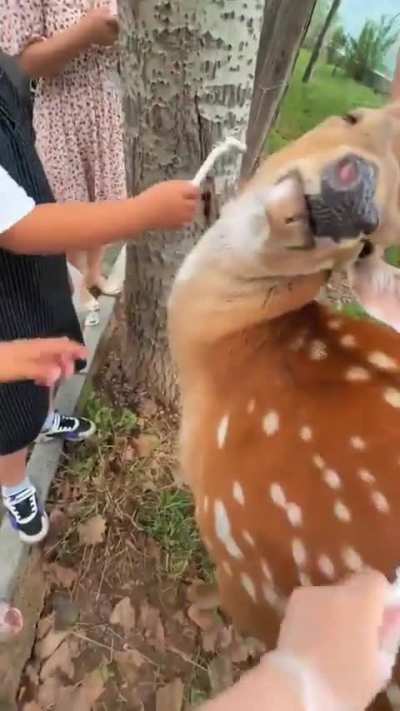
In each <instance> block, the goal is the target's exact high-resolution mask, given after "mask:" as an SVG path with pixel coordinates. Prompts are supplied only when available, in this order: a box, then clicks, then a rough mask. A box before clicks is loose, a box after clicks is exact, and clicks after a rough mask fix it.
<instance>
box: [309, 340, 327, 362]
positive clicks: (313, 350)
mask: <svg viewBox="0 0 400 711" xmlns="http://www.w3.org/2000/svg"><path fill="white" fill-rule="evenodd" d="M327 357H328V349H327V346H326V343H324V342H323V341H318V340H314V341H311V343H310V358H311V360H324V359H325V358H327Z"/></svg>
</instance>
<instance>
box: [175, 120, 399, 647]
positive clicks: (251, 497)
mask: <svg viewBox="0 0 400 711" xmlns="http://www.w3.org/2000/svg"><path fill="white" fill-rule="evenodd" d="M396 114H397V108H396V107H391V108H387V109H383V110H380V111H360V112H355V114H354V115H353V114H352V115H351V116H349V117H345V118H344V119H340V118H332V119H329V120H328V121H326V122H324V123H323V124H322V125H321V126H319V127H317V128H316V129H315V130H314V131H312V132H310V133H309V134H307V135H306V136H304V137H302V138H301V139H300V140H299V141H297V142H296V143H294V144H293V145H291V146H289V147H288V148H286V149H284V150H283V151H281V152H280V153H278V154H276V155H274V156H271V157H270V158H268V159H267V160H266V161H265V163H264V164H263V165H262V166H261V167H260V169H259V171H258V173H257V174H256V175H255V176H254V178H253V179H252V180H251V182H250V183H249V184H248V185H247V186H245V187H244V189H243V190H242V192H241V193H240V195H239V196H238V197H237V198H236V199H235V200H233V201H232V202H231V203H229V204H228V205H226V206H225V207H224V209H223V211H222V214H221V216H220V218H219V220H218V221H217V222H216V223H215V225H213V227H211V229H210V230H209V231H208V232H207V233H206V234H205V235H204V236H203V237H202V238H201V239H200V241H199V242H198V244H197V245H196V246H195V247H194V249H193V250H192V252H191V253H190V254H189V256H188V257H187V258H186V260H185V262H184V263H183V265H182V267H181V269H180V270H179V272H178V275H177V277H176V280H175V283H174V286H173V289H172V293H171V297H170V300H169V326H170V342H171V347H172V351H173V355H174V357H175V360H176V363H177V366H178V376H179V382H180V388H181V395H182V424H181V441H180V460H181V465H182V469H183V475H184V477H185V479H186V481H187V482H188V483H189V485H190V486H191V488H192V491H193V494H194V498H195V501H196V515H197V521H198V524H199V527H200V530H201V533H202V537H203V540H204V542H205V543H206V545H207V548H208V550H209V552H210V555H211V557H212V558H213V560H214V562H215V564H216V568H217V577H218V584H219V588H220V593H221V597H222V604H223V607H224V608H225V609H226V610H227V611H228V612H229V613H230V614H231V616H232V617H233V619H234V621H235V622H236V624H237V625H238V626H239V627H240V628H242V629H244V630H246V631H249V632H251V633H252V634H254V635H256V636H258V637H260V638H261V639H262V640H263V641H264V642H266V643H267V644H273V642H274V638H275V635H276V632H277V625H278V621H279V616H280V614H281V612H282V609H283V606H284V602H285V597H286V596H287V595H288V594H289V593H290V592H291V590H292V589H293V588H294V587H295V586H296V585H299V584H304V585H305V584H308V583H309V582H312V583H314V584H318V583H326V582H327V581H330V580H336V579H337V578H339V577H341V576H342V575H344V574H345V573H348V572H349V571H354V570H358V569H360V568H361V567H362V566H363V565H370V566H373V567H376V568H378V569H380V570H381V571H382V572H384V573H385V574H386V575H387V576H388V577H391V576H393V575H394V571H395V569H396V568H397V567H398V566H399V564H400V537H399V536H398V534H397V530H398V519H399V517H400V445H399V434H398V433H399V431H400V342H399V339H398V335H397V333H396V332H395V331H394V330H393V329H391V328H387V326H384V325H381V324H378V323H376V322H373V321H369V320H368V321H353V320H352V319H350V318H348V317H346V316H344V315H340V317H338V316H337V315H332V313H330V312H329V311H328V310H327V309H326V308H324V307H322V306H321V305H320V304H318V303H316V302H315V301H314V299H315V297H316V296H317V294H318V291H319V289H320V287H321V285H323V284H324V283H325V282H326V281H327V279H329V275H330V273H331V272H332V270H334V269H338V268H343V267H344V266H347V267H348V268H349V270H350V273H351V279H352V283H353V286H354V287H355V288H356V289H357V290H358V292H359V294H361V296H362V297H363V300H364V303H366V304H367V306H369V307H370V310H371V311H372V312H374V310H375V313H377V314H378V315H379V316H380V318H381V319H382V320H385V321H387V322H388V323H389V324H391V325H393V326H395V327H396V325H397V311H398V307H397V301H396V299H397V286H396V281H397V276H396V273H395V272H394V273H393V272H392V270H391V268H389V267H387V265H386V264H385V263H384V261H383V259H382V254H383V249H384V248H385V246H386V245H388V244H391V243H394V242H396V239H398V236H399V234H400V215H399V189H400V171H399V163H398V156H399V155H400V152H398V146H399V145H400V144H399V142H398V138H399V135H398V134H399V133H400V128H399V126H398V125H397V123H396ZM399 125H400V122H399Z"/></svg>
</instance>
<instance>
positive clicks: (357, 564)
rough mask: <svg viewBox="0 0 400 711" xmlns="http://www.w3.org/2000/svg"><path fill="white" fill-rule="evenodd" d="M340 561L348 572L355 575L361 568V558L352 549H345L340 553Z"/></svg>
mask: <svg viewBox="0 0 400 711" xmlns="http://www.w3.org/2000/svg"><path fill="white" fill-rule="evenodd" d="M342 560H343V563H344V564H345V566H346V568H348V570H351V571H352V572H353V573H357V572H358V571H359V570H361V569H362V567H363V562H362V558H361V556H360V554H359V553H357V551H356V550H354V548H351V547H350V546H348V547H346V548H344V549H343V551H342Z"/></svg>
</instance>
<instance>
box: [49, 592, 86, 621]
mask: <svg viewBox="0 0 400 711" xmlns="http://www.w3.org/2000/svg"><path fill="white" fill-rule="evenodd" d="M52 603H53V608H54V628H55V629H56V630H66V629H68V628H69V627H73V626H74V625H76V624H77V622H78V621H79V614H80V611H79V607H78V605H77V604H76V602H74V601H73V600H71V599H70V598H69V597H68V595H64V594H60V593H57V594H56V595H54V596H53V599H52Z"/></svg>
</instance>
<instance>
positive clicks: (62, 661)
mask: <svg viewBox="0 0 400 711" xmlns="http://www.w3.org/2000/svg"><path fill="white" fill-rule="evenodd" d="M57 671H60V672H62V673H63V674H65V676H66V677H68V679H73V677H74V673H75V667H74V664H73V662H72V653H71V648H70V646H69V644H68V640H64V642H62V644H61V645H60V646H59V647H58V648H57V649H56V651H55V652H54V654H52V655H51V657H49V658H48V659H47V660H46V661H45V663H44V664H43V666H42V668H41V670H40V678H41V679H46V678H47V677H49V676H54V674H55V673H56V672H57Z"/></svg>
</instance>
